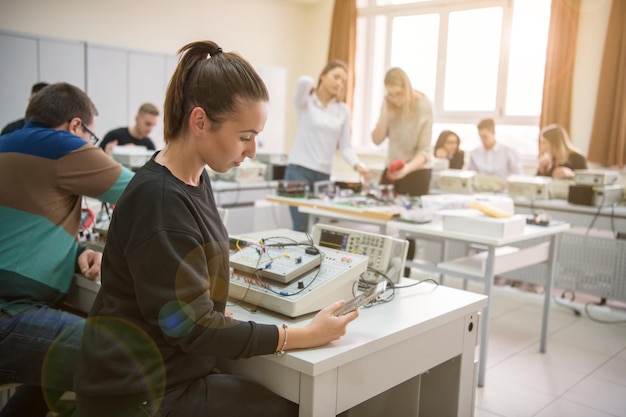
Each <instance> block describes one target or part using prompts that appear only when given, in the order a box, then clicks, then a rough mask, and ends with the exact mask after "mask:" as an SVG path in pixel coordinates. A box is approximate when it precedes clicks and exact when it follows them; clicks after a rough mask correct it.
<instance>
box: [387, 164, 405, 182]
mask: <svg viewBox="0 0 626 417" xmlns="http://www.w3.org/2000/svg"><path fill="white" fill-rule="evenodd" d="M402 168H404V160H402V159H396V160H395V161H393V162H392V163H391V165H389V168H387V179H388V180H391V178H389V173H391V172H396V171H399V170H401V169H402Z"/></svg>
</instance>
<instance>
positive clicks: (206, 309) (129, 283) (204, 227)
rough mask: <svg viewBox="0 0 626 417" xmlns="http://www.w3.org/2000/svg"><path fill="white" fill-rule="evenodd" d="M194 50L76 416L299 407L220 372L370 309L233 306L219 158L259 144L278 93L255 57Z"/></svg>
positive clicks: (135, 203) (140, 186) (127, 201)
mask: <svg viewBox="0 0 626 417" xmlns="http://www.w3.org/2000/svg"><path fill="white" fill-rule="evenodd" d="M180 54H181V58H180V61H179V64H178V67H177V68H176V71H175V72H174V75H173V76H172V79H171V81H170V84H169V86H168V90H167V94H166V98H165V106H164V133H165V135H164V136H165V147H164V149H163V150H162V151H160V152H159V153H157V154H156V155H155V156H154V157H153V158H152V159H151V160H150V161H148V162H147V163H146V165H145V166H144V167H142V168H141V169H140V170H139V171H138V172H137V174H136V175H135V177H134V178H133V180H132V181H131V183H130V184H129V185H128V187H127V188H126V191H125V192H124V194H123V195H122V197H121V198H120V200H119V201H118V204H117V206H116V207H115V211H114V212H113V218H112V221H111V225H110V228H109V232H108V235H107V244H106V247H105V250H104V257H103V262H102V288H101V289H100V292H99V293H98V296H97V298H96V300H95V303H94V305H93V307H92V309H91V312H90V315H89V318H88V320H87V324H86V326H85V331H84V337H83V346H82V355H81V358H80V362H79V366H78V370H77V375H76V386H75V390H76V392H77V399H78V409H77V412H76V413H75V414H74V415H75V417H87V416H88V417H104V416H107V417H108V416H116V417H120V416H124V417H126V416H128V417H130V416H152V415H159V416H169V415H177V416H251V415H254V416H272V417H276V416H297V415H298V406H297V404H294V403H292V402H290V401H288V400H286V399H283V398H281V397H279V396H277V395H276V394H273V393H272V392H270V391H269V390H267V389H266V388H264V387H263V386H261V385H259V384H257V383H255V382H253V381H250V380H247V379H244V378H242V377H240V376H235V375H226V374H220V373H215V372H214V368H215V365H216V361H217V358H220V357H223V358H247V357H251V356H255V355H266V354H271V353H276V352H278V353H279V354H280V353H283V352H284V351H285V350H289V349H296V348H308V347H315V346H320V345H324V344H326V343H329V342H331V341H333V340H336V339H338V338H340V337H341V336H342V335H344V334H345V332H346V327H347V325H348V323H349V322H351V321H352V320H354V319H355V318H356V317H357V316H358V313H357V312H353V313H350V314H347V315H345V316H341V317H334V316H332V313H333V312H334V311H335V310H337V309H338V308H340V307H341V306H342V305H343V304H344V302H343V301H338V302H336V303H334V304H332V305H330V306H328V307H326V308H325V309H322V310H321V311H320V312H319V313H318V314H317V315H316V316H315V317H314V318H313V319H312V320H311V321H310V322H309V323H308V324H307V325H304V326H301V327H293V328H288V327H286V326H276V325H270V324H260V323H255V322H249V321H238V320H237V319H236V318H234V317H233V316H232V314H230V313H229V311H228V310H227V309H226V301H227V296H228V285H229V275H230V274H229V248H228V234H227V231H226V229H225V227H224V225H223V223H222V221H221V220H220V217H219V214H218V211H217V207H216V204H215V200H214V197H213V192H212V189H211V183H210V181H209V177H208V175H207V172H206V170H205V166H207V165H208V166H209V167H211V168H212V169H213V170H214V171H217V172H226V171H228V170H229V169H231V168H233V167H236V166H239V165H240V164H241V163H242V162H243V161H244V160H245V159H246V158H253V157H254V156H255V153H256V144H255V139H256V136H257V135H258V134H259V132H261V131H262V130H263V127H264V125H265V121H266V118H267V112H268V92H267V89H266V87H265V85H264V83H263V81H262V80H261V78H260V77H259V75H258V74H257V73H256V72H255V71H254V69H253V68H252V67H251V66H250V65H249V64H248V62H246V61H245V60H244V59H243V58H241V57H240V56H238V55H237V54H234V53H228V52H223V51H222V49H221V48H219V47H218V45H217V44H215V43H214V42H210V41H204V42H194V43H191V44H188V45H186V46H184V47H183V48H182V49H181V50H180Z"/></svg>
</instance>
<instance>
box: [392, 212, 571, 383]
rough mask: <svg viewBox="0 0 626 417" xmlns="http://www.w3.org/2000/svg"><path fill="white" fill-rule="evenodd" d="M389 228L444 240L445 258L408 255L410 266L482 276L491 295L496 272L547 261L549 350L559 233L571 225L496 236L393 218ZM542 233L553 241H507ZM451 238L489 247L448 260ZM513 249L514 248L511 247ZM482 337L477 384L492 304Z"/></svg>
mask: <svg viewBox="0 0 626 417" xmlns="http://www.w3.org/2000/svg"><path fill="white" fill-rule="evenodd" d="M387 227H388V228H393V229H397V230H398V231H399V232H400V235H401V236H404V237H408V236H412V237H417V238H420V239H426V240H428V239H433V240H440V241H442V242H443V252H444V256H443V261H442V262H439V263H436V264H428V263H422V262H415V261H413V260H410V259H407V263H406V264H407V266H410V267H413V268H418V269H422V270H425V271H429V272H434V273H437V274H441V275H453V276H458V277H461V278H464V279H473V280H481V281H483V282H484V285H485V290H484V292H485V294H486V295H487V296H488V297H490V296H491V288H492V285H493V278H494V276H495V275H497V274H501V273H505V272H508V271H512V270H515V269H518V268H522V267H525V266H529V265H534V264H538V263H541V262H547V263H548V272H547V276H546V278H545V295H544V297H545V298H544V303H543V319H542V324H541V341H540V344H539V350H540V352H545V351H546V338H547V333H548V318H549V314H550V301H551V296H552V287H553V281H554V275H555V270H556V259H557V256H556V254H557V249H558V242H559V236H560V234H561V232H563V231H565V230H567V229H569V224H561V225H558V226H550V227H542V226H528V225H527V226H526V227H525V229H524V233H523V234H521V235H517V236H510V237H503V238H494V237H485V236H479V235H474V234H466V233H459V232H452V231H447V230H443V226H442V224H441V222H432V223H427V224H411V223H407V222H402V221H390V222H389V223H387ZM540 237H549V238H550V241H549V242H545V243H542V244H539V245H535V246H531V247H528V248H524V249H518V250H514V249H513V248H509V247H508V246H507V245H513V244H516V243H520V242H524V241H527V240H531V239H536V238H540ZM449 241H457V242H464V243H477V244H481V245H484V246H486V247H487V250H486V252H482V253H479V254H477V255H473V256H468V257H464V258H460V259H456V260H452V261H450V260H447V259H446V257H445V253H446V245H447V243H448V242H449ZM509 249H512V250H509ZM481 320H482V326H481V331H482V333H481V341H480V357H479V363H478V366H479V368H478V386H480V387H482V386H484V385H485V366H486V361H487V335H488V331H489V306H488V305H487V306H485V308H484V309H483V317H482V319H481Z"/></svg>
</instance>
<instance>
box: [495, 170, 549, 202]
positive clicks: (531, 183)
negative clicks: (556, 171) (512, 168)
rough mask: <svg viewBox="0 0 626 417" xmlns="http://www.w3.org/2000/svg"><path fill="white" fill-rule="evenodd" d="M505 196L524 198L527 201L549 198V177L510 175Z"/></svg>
mask: <svg viewBox="0 0 626 417" xmlns="http://www.w3.org/2000/svg"><path fill="white" fill-rule="evenodd" d="M506 181H507V194H508V195H509V196H510V197H525V198H527V199H529V200H547V199H549V198H550V185H551V183H552V179H551V178H550V177H541V176H536V177H535V176H530V175H511V176H509V177H508V178H507V179H506Z"/></svg>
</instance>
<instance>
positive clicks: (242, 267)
mask: <svg viewBox="0 0 626 417" xmlns="http://www.w3.org/2000/svg"><path fill="white" fill-rule="evenodd" d="M323 256H324V255H323V253H322V252H320V251H319V250H318V249H317V248H315V247H312V246H308V245H289V244H268V245H264V244H251V245H248V246H244V247H241V248H239V249H238V250H237V251H235V253H233V254H232V255H231V256H230V266H231V267H232V268H233V269H234V270H237V271H241V272H246V273H249V274H253V275H257V276H259V277H262V278H267V279H271V280H274V281H277V282H282V283H288V282H291V281H293V280H294V279H296V278H298V277H299V276H301V275H303V274H305V273H307V272H309V271H311V270H312V269H313V268H315V267H317V266H319V265H320V263H321V262H322V257H323Z"/></svg>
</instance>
